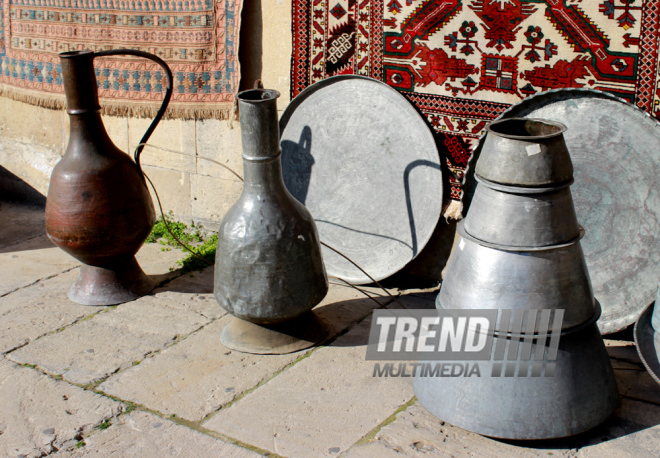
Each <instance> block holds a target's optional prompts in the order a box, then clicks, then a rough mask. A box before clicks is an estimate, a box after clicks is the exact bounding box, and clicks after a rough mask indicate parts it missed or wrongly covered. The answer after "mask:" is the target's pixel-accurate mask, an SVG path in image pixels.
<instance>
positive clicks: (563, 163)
mask: <svg viewBox="0 0 660 458" xmlns="http://www.w3.org/2000/svg"><path fill="white" fill-rule="evenodd" d="M486 129H487V131H488V134H487V135H486V139H485V142H484V147H483V149H482V151H481V156H480V157H479V160H478V161H477V165H476V168H475V173H476V174H477V175H478V176H480V177H482V178H485V179H487V180H489V181H493V182H495V183H500V184H507V185H514V186H554V185H557V184H563V183H567V182H569V181H570V180H572V179H573V164H572V163H571V157H570V154H569V153H568V150H567V149H566V143H565V142H564V135H563V133H564V132H565V131H566V126H564V125H563V124H561V123H558V122H553V121H545V120H541V119H525V118H511V119H503V120H501V121H495V122H492V123H491V124H490V125H489V126H488V127H487V128H486Z"/></svg>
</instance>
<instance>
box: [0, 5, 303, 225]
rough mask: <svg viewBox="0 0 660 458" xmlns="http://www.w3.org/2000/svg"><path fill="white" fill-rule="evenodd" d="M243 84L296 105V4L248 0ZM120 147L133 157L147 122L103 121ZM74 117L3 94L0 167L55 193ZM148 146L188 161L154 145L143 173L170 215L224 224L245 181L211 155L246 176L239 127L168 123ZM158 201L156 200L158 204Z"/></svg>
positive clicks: (212, 121)
mask: <svg viewBox="0 0 660 458" xmlns="http://www.w3.org/2000/svg"><path fill="white" fill-rule="evenodd" d="M240 59H241V76H242V81H241V87H242V88H250V87H252V85H253V83H254V81H255V80H256V79H261V80H262V82H263V84H264V86H265V87H266V88H269V89H276V90H278V91H280V93H281V94H282V96H281V97H280V99H279V100H278V108H279V109H280V110H283V109H284V108H286V105H287V104H288V103H289V82H290V75H289V69H290V59H291V0H244V11H243V15H242V29H241V44H240ZM103 120H104V123H105V125H106V128H107V130H108V133H109V134H110V137H111V138H112V139H113V141H114V142H115V144H116V145H117V146H118V147H119V148H121V149H122V150H124V151H127V152H131V154H132V151H133V150H134V149H135V146H136V145H137V144H138V142H139V141H140V139H141V137H142V135H143V134H144V131H145V130H146V129H147V127H148V125H149V123H150V122H151V121H150V120H148V119H136V118H118V117H104V118H103ZM68 123H69V120H68V115H67V114H66V112H64V111H55V110H48V109H46V108H39V107H35V106H32V105H28V104H25V103H21V102H15V101H13V100H10V99H8V98H5V97H0V166H2V167H4V168H5V169H7V170H8V171H9V172H11V173H12V174H14V175H16V176H18V177H19V178H21V179H22V180H24V181H25V182H27V183H28V184H29V185H31V186H32V187H34V188H35V189H36V190H38V191H39V192H41V193H42V194H44V195H45V194H46V193H47V192H48V181H49V178H50V174H51V171H52V169H53V167H54V166H55V164H56V163H57V162H58V161H59V159H60V157H61V156H62V154H63V153H64V150H65V148H66V145H67V142H68V131H69V124H68ZM149 144H151V145H154V146H160V147H164V148H167V149H170V150H176V151H182V152H184V153H187V154H192V155H193V156H194V157H188V156H181V155H178V154H173V153H170V152H166V151H161V150H156V149H154V148H148V147H147V148H145V150H144V152H143V154H142V164H143V166H144V167H143V168H144V171H145V172H146V173H147V175H148V176H149V177H150V178H151V180H152V181H153V182H154V183H155V185H156V187H157V189H158V193H159V195H160V197H161V200H162V203H163V209H164V210H165V212H169V211H170V210H171V211H172V212H174V215H175V217H176V219H179V220H181V221H185V222H187V223H190V222H192V221H194V222H196V223H201V224H203V225H204V226H205V227H207V228H210V229H217V226H218V224H219V223H220V219H221V218H222V216H223V215H224V214H225V212H226V211H227V210H228V209H229V207H231V205H232V204H233V203H234V202H235V201H236V199H237V198H238V196H239V195H240V192H241V189H242V186H241V181H240V180H238V179H237V178H236V177H235V176H234V175H232V174H231V173H230V172H229V171H227V170H225V169H224V168H222V167H220V166H218V165H217V164H214V163H212V162H209V161H205V160H203V159H201V158H202V157H208V158H211V159H213V160H216V161H219V162H221V163H223V164H225V165H227V166H228V167H231V168H232V169H234V170H235V171H236V172H238V173H239V174H242V171H243V165H242V161H241V133H240V126H239V123H238V122H234V123H233V126H232V125H230V123H229V122H228V121H218V120H215V119H210V120H180V119H174V120H165V121H161V123H160V124H159V126H158V128H157V129H156V130H155V132H154V134H153V135H152V137H151V139H150V140H149ZM154 204H156V201H155V199H154Z"/></svg>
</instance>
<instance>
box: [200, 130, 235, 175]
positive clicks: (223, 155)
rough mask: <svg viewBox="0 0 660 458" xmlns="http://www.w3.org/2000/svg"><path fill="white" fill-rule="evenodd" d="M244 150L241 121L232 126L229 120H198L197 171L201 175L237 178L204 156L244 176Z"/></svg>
mask: <svg viewBox="0 0 660 458" xmlns="http://www.w3.org/2000/svg"><path fill="white" fill-rule="evenodd" d="M242 152H243V146H242V144H241V126H240V123H238V122H234V123H233V127H232V126H231V125H230V123H229V122H228V121H220V120H218V119H199V120H197V155H198V157H197V173H198V174H199V175H208V176H211V177H216V178H223V179H226V180H236V179H237V178H236V176H235V175H234V174H233V173H231V172H230V171H228V170H227V169H225V168H224V167H221V166H219V165H218V164H215V163H214V162H211V161H208V160H206V159H204V158H209V159H212V160H214V161H218V162H220V163H221V164H224V165H225V166H227V167H229V168H230V169H232V170H233V171H234V172H236V173H237V174H239V175H240V176H243V158H242V156H241V153H242Z"/></svg>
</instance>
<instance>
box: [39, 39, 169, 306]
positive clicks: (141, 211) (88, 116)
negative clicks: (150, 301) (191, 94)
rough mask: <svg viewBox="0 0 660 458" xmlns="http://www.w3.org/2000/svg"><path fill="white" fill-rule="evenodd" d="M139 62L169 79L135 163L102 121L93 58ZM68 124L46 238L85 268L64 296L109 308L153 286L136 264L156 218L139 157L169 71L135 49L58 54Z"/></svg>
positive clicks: (49, 205) (54, 179)
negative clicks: (152, 65) (125, 58)
mask: <svg viewBox="0 0 660 458" xmlns="http://www.w3.org/2000/svg"><path fill="white" fill-rule="evenodd" d="M111 55H131V56H137V57H144V58H147V59H151V60H153V61H154V62H156V63H157V64H158V65H159V66H160V67H161V68H162V70H163V73H164V76H165V77H166V79H167V88H166V91H165V97H164V100H163V103H162V105H161V107H160V109H159V111H158V113H157V115H156V117H155V118H154V120H153V122H152V123H151V125H150V126H149V129H147V132H146V133H145V134H144V136H143V138H142V140H141V141H140V146H138V148H137V149H136V150H135V161H133V160H132V159H131V158H130V156H129V155H128V154H126V153H125V152H123V151H122V150H120V149H119V148H117V146H115V144H114V143H113V142H112V140H111V139H110V137H109V136H108V133H107V132H106V130H105V127H104V125H103V121H102V120H101V114H100V110H101V106H100V105H99V97H98V88H97V84H96V76H95V73H94V58H95V57H101V56H111ZM59 56H60V61H61V64H62V79H63V82H64V92H65V94H66V100H67V113H68V114H69V119H70V130H69V144H68V146H67V149H66V152H65V154H64V156H63V157H62V159H61V160H60V162H58V163H57V165H56V166H55V168H54V169H53V173H52V175H51V178H50V186H49V189H48V198H47V201H46V232H47V234H48V237H49V238H50V240H51V241H52V242H53V243H54V244H55V245H57V246H58V247H60V248H62V249H63V250H64V251H66V252H67V253H69V254H70V255H71V256H73V257H74V258H76V259H78V260H79V261H80V262H82V263H83V265H82V267H81V269H80V274H79V276H78V279H77V280H76V282H75V283H74V284H73V286H72V287H71V290H70V291H69V298H70V299H71V300H73V301H74V302H78V303H79V304H84V305H112V304H119V303H122V302H128V301H131V300H134V299H137V298H138V297H140V296H142V295H144V294H147V293H148V292H149V291H151V290H152V289H153V287H154V281H153V279H151V278H150V277H149V276H148V275H146V274H145V273H144V272H143V271H142V269H141V268H140V266H139V265H138V263H137V261H136V259H135V253H137V251H138V250H139V249H140V247H141V246H142V244H143V243H144V241H145V239H146V238H147V236H148V235H149V233H150V232H151V229H152V228H153V225H154V222H155V219H156V216H155V213H154V206H153V202H152V201H151V196H150V195H149V191H148V189H147V186H146V182H145V178H144V174H143V172H142V169H141V167H140V153H141V152H142V149H143V148H144V144H145V143H146V142H147V140H148V139H149V137H150V136H151V134H152V132H153V131H154V129H155V128H156V125H157V124H158V122H159V121H160V120H161V118H162V117H163V115H164V113H165V110H166V109H167V105H168V103H169V100H170V97H171V95H172V73H171V72H170V69H169V67H168V66H167V64H166V63H165V62H164V61H163V60H161V59H159V58H158V57H156V56H154V55H152V54H149V53H146V52H143V51H136V50H127V49H117V50H110V51H101V52H92V51H73V52H66V53H61V54H60V55H59Z"/></svg>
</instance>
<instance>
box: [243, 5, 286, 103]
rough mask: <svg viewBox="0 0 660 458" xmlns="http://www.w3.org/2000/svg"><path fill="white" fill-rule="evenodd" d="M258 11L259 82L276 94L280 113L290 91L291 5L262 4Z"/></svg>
mask: <svg viewBox="0 0 660 458" xmlns="http://www.w3.org/2000/svg"><path fill="white" fill-rule="evenodd" d="M261 11H262V16H263V24H264V27H263V30H262V34H263V35H262V36H263V38H262V39H263V51H262V52H263V54H262V56H261V58H262V66H263V74H262V75H261V79H262V81H263V84H264V87H266V88H267V89H276V90H278V91H279V92H280V94H281V96H280V98H279V99H278V101H277V102H278V109H280V110H283V109H284V108H286V106H287V105H288V104H289V90H290V88H291V78H290V76H289V75H291V52H292V51H291V43H292V42H293V40H292V39H291V1H289V0H286V1H284V0H276V1H269V2H268V1H264V2H262V3H261ZM249 84H252V82H251V81H250V82H249Z"/></svg>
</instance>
